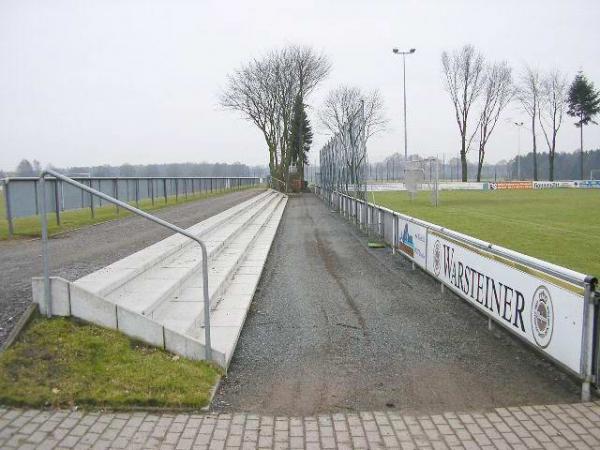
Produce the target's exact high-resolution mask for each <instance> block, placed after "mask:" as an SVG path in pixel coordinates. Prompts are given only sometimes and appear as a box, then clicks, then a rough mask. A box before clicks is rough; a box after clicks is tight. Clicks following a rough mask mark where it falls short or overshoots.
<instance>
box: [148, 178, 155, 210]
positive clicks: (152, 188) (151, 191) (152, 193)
mask: <svg viewBox="0 0 600 450" xmlns="http://www.w3.org/2000/svg"><path fill="white" fill-rule="evenodd" d="M149 181H150V198H151V199H152V206H154V178H152V179H151V180H149Z"/></svg>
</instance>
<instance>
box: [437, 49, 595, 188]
mask: <svg viewBox="0 0 600 450" xmlns="http://www.w3.org/2000/svg"><path fill="white" fill-rule="evenodd" d="M441 60H442V69H443V74H444V83H445V88H446V90H447V91H448V93H449V95H450V99H451V101H452V104H453V106H454V113H455V119H456V123H457V125H458V130H459V134H460V140H461V146H460V162H461V178H462V180H463V181H467V179H468V172H469V167H468V161H467V154H468V153H469V151H470V150H471V148H472V147H473V146H474V145H475V146H476V147H477V156H478V157H477V177H476V179H477V180H478V181H479V180H480V179H481V172H482V169H483V166H484V161H485V154H486V146H487V144H488V142H489V139H490V136H491V134H492V132H493V131H494V129H495V128H496V125H497V124H498V121H499V119H500V116H501V115H502V113H503V111H504V110H505V109H506V107H507V106H508V105H509V104H510V102H511V101H513V100H516V101H517V102H518V104H519V105H520V107H521V109H522V110H523V112H525V113H526V114H527V116H528V120H529V130H530V131H531V139H532V141H531V168H527V169H525V170H531V172H529V173H531V174H532V175H531V178H532V179H533V180H537V179H538V177H539V173H540V167H538V166H539V164H538V163H539V162H540V161H538V156H539V152H538V142H537V130H538V125H539V128H540V129H541V131H542V135H543V137H544V141H545V143H546V146H547V148H548V152H547V154H546V155H547V156H546V158H547V160H548V164H547V167H546V166H545V167H544V171H546V170H547V172H546V173H547V174H548V179H549V180H554V179H555V175H556V174H555V163H556V155H557V153H556V140H557V135H558V132H559V130H560V127H561V125H562V120H563V117H564V115H565V113H566V114H567V115H569V116H571V117H573V118H574V119H575V123H574V125H575V126H576V127H578V128H579V129H580V153H579V173H578V174H577V176H575V177H571V178H582V179H583V178H584V177H585V174H584V167H585V165H584V156H585V152H584V150H583V127H584V126H585V125H589V124H590V123H593V124H595V123H596V122H595V121H594V117H595V116H596V115H597V114H598V113H599V112H600V92H599V91H597V90H596V89H595V88H594V84H593V83H592V82H591V81H589V80H588V79H587V78H586V77H585V75H584V74H583V73H582V72H579V73H578V74H577V75H576V76H575V78H574V80H573V81H572V83H571V84H570V85H569V84H568V82H567V78H566V76H565V75H564V74H562V73H561V72H560V71H558V70H553V71H550V72H547V73H542V72H540V71H539V70H537V69H534V68H532V67H526V68H525V69H524V70H523V72H522V73H521V74H520V76H519V77H518V80H517V81H516V82H513V76H512V69H511V68H510V67H509V66H508V64H507V63H506V62H505V61H501V62H492V63H488V62H486V61H485V58H484V56H483V55H482V54H481V53H480V52H479V51H477V50H476V49H475V47H473V46H472V45H465V46H464V47H462V48H461V49H459V50H456V51H454V52H452V53H449V52H443V53H442V57H441ZM515 125H517V126H522V125H523V123H522V122H521V123H517V122H515ZM590 164H591V162H588V166H590V167H591V165H590ZM522 168H523V167H522Z"/></svg>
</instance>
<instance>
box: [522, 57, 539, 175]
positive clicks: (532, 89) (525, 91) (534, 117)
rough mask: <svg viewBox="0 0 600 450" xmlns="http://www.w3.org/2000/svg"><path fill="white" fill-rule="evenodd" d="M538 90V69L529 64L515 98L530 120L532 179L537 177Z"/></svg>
mask: <svg viewBox="0 0 600 450" xmlns="http://www.w3.org/2000/svg"><path fill="white" fill-rule="evenodd" d="M540 91H541V80H540V73H539V71H538V70H537V69H533V68H531V67H529V66H528V67H526V68H525V71H524V73H523V74H522V75H521V80H520V83H519V86H518V88H517V98H518V99H519V102H520V103H521V107H522V108H523V110H524V111H525V112H526V113H527V115H528V116H529V119H530V121H531V139H532V152H533V179H534V181H537V179H538V173H537V139H536V123H537V121H538V115H539V109H540Z"/></svg>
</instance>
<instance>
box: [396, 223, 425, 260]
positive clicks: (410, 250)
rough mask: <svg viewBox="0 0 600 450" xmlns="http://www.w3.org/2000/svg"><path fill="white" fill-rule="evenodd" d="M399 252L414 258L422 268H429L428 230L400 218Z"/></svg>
mask: <svg viewBox="0 0 600 450" xmlns="http://www.w3.org/2000/svg"><path fill="white" fill-rule="evenodd" d="M397 241H398V244H397V248H398V250H399V251H401V252H402V253H404V254H405V255H406V256H409V257H410V258H412V259H413V260H414V261H415V263H417V264H418V265H419V266H421V267H422V268H424V269H426V268H427V229H426V228H425V227H422V226H419V225H416V224H414V223H412V222H409V221H408V220H404V219H403V218H401V217H399V218H398V238H397Z"/></svg>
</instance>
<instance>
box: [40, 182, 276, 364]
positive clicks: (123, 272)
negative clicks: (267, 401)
mask: <svg viewBox="0 0 600 450" xmlns="http://www.w3.org/2000/svg"><path fill="white" fill-rule="evenodd" d="M286 202H287V197H286V196H285V195H283V194H280V193H278V192H276V191H267V192H265V193H263V194H260V195H259V196H257V197H255V198H253V199H251V200H249V201H247V202H244V203H243V204H240V205H237V206H236V207H234V208H231V209H229V210H227V211H224V212H223V213H221V214H219V215H216V216H214V217H211V218H210V219H208V220H205V221H204V222H201V223H199V224H196V225H194V226H193V227H190V228H189V229H188V230H193V231H192V232H193V233H194V234H195V235H199V236H202V239H203V241H204V242H205V243H206V245H207V250H208V257H209V260H208V263H209V279H208V281H209V285H208V287H209V295H210V303H211V338H212V342H213V344H212V347H213V351H212V359H213V360H214V361H215V362H216V363H218V364H219V365H221V366H222V367H223V368H225V369H226V368H227V366H228V364H229V361H230V360H231V356H232V355H233V350H234V349H235V345H236V343H237V339H238V337H239V334H240V332H241V328H242V326H243V323H244V320H245V317H246V314H247V312H248V308H249V306H250V302H251V301H252V296H253V295H254V291H255V289H256V286H257V284H258V281H259V279H260V275H261V273H262V268H263V266H264V263H265V260H266V258H267V255H268V252H269V248H270V246H271V243H272V241H273V238H274V236H275V232H276V230H277V227H278V225H279V222H280V220H281V216H282V214H283V210H284V208H285V205H286ZM180 238H183V239H180ZM186 241H187V242H186ZM201 257H202V256H201V251H200V248H199V246H198V245H197V243H195V242H193V241H191V240H190V239H188V238H185V237H183V236H171V237H169V238H167V239H164V240H163V241H160V242H158V243H156V244H154V245H152V246H150V247H148V248H146V249H144V250H142V251H140V252H137V253H135V254H133V255H131V256H129V257H127V258H125V259H123V260H121V261H118V262H116V263H115V264H112V265H110V266H108V267H105V268H104V269H101V270H99V271H97V272H95V273H93V274H90V275H88V276H86V277H83V278H81V279H79V280H77V281H75V282H69V281H67V280H64V279H61V278H58V277H52V278H51V283H50V287H51V292H52V299H51V301H52V313H53V315H62V316H69V315H72V316H75V317H79V318H81V319H83V320H86V321H89V322H92V323H95V324H98V325H101V326H105V327H108V328H114V329H118V330H120V331H122V332H123V333H125V334H127V335H129V336H132V337H135V338H137V339H140V340H142V341H144V342H147V343H149V344H151V345H155V346H158V347H162V348H165V349H167V350H169V351H172V352H174V353H177V354H180V355H182V356H186V357H190V358H193V359H203V358H204V357H205V348H204V328H203V325H204V324H203V319H204V316H203V314H204V309H203V286H202V272H201V261H202V260H201ZM32 286H33V294H34V295H33V297H34V301H35V302H37V303H38V304H39V305H40V310H41V311H42V312H45V301H44V299H43V282H42V280H41V279H40V278H36V279H34V280H33V283H32ZM213 322H214V326H213Z"/></svg>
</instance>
